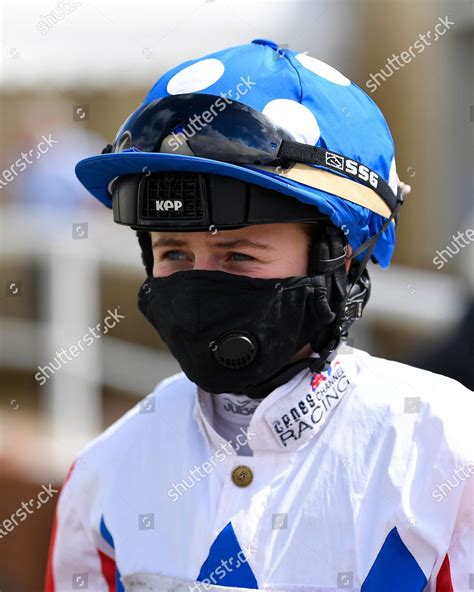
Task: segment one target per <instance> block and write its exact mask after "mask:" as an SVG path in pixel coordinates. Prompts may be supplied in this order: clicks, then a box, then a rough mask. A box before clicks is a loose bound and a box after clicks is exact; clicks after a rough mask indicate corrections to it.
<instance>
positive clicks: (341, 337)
mask: <svg viewBox="0 0 474 592" xmlns="http://www.w3.org/2000/svg"><path fill="white" fill-rule="evenodd" d="M397 199H398V201H397V205H396V207H395V209H394V211H393V212H392V215H391V216H390V217H389V218H388V219H387V220H386V221H385V222H384V224H383V225H382V227H381V228H380V230H379V231H378V232H377V234H375V235H374V236H372V237H371V238H370V239H368V240H367V241H366V242H365V243H363V244H362V245H361V246H360V247H359V248H358V249H357V250H356V251H354V252H353V253H352V254H351V255H350V256H347V251H346V250H345V251H344V256H342V255H339V256H338V257H335V258H333V259H323V260H321V259H320V260H318V261H316V262H315V267H316V269H317V270H318V271H319V272H322V273H326V274H328V275H329V274H331V273H332V274H334V279H335V283H336V282H337V280H336V273H337V271H343V273H345V269H344V270H341V267H342V266H344V265H345V260H346V258H347V259H351V260H353V259H355V257H357V256H358V255H359V254H360V253H362V252H363V251H364V250H366V253H365V255H364V258H363V260H362V261H361V262H360V263H356V264H355V265H354V267H356V272H355V278H354V279H353V280H352V283H351V285H350V287H349V288H347V287H346V290H345V295H344V297H343V299H342V302H341V303H340V305H339V306H338V307H337V308H338V310H337V312H336V318H335V319H334V321H333V322H332V323H331V325H330V326H329V327H328V335H327V339H326V340H325V341H326V345H325V346H324V347H323V348H321V349H320V351H315V350H317V349H319V348H318V347H317V346H316V347H315V346H314V345H313V344H311V345H312V346H313V351H314V355H313V356H311V357H307V358H304V359H302V360H296V361H294V362H290V363H289V364H286V365H285V366H284V367H283V368H281V369H280V370H278V371H277V372H276V373H275V374H274V375H273V376H272V377H270V378H269V379H268V380H266V381H264V382H262V383H260V384H258V385H255V387H253V388H252V389H250V390H247V391H246V392H245V394H246V395H247V396H248V397H250V398H262V397H266V396H267V395H269V394H270V393H271V392H272V391H273V390H275V389H276V388H278V387H279V386H281V385H282V384H285V383H286V382H288V381H289V380H291V379H292V378H293V376H296V374H298V373H299V372H301V370H304V369H305V368H309V369H310V371H311V372H312V373H317V372H324V371H325V370H327V369H328V368H329V366H330V364H331V362H332V360H333V359H334V358H335V356H336V355H337V350H338V348H339V346H340V345H341V342H343V341H345V340H346V339H347V334H348V329H349V327H350V325H352V323H353V322H354V320H356V319H358V318H360V317H361V316H362V311H363V309H364V306H365V304H366V303H367V301H368V299H369V296H370V278H369V274H368V271H367V269H366V267H367V264H368V262H369V259H370V257H371V255H372V253H373V251H374V248H375V245H376V243H377V240H378V239H379V237H380V236H381V235H382V233H383V232H384V231H385V229H386V228H387V227H388V226H389V224H391V222H392V220H393V219H396V216H397V215H398V212H399V210H400V207H401V206H402V204H403V191H402V190H399V192H398V196H397ZM334 230H336V231H337V230H338V229H335V228H334ZM330 232H333V231H330ZM313 241H314V238H313ZM310 266H311V262H310ZM310 269H311V267H310ZM323 270H324V271H323ZM347 277H348V274H346V278H347ZM339 279H340V276H339ZM339 288H340V284H339ZM320 341H321V340H320Z"/></svg>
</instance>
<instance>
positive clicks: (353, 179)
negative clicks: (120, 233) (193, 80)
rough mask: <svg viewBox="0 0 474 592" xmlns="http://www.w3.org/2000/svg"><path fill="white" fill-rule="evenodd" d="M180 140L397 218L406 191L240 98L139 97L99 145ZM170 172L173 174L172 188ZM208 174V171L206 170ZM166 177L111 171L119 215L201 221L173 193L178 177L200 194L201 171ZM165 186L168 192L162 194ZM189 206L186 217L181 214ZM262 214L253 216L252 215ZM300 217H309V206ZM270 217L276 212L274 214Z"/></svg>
mask: <svg viewBox="0 0 474 592" xmlns="http://www.w3.org/2000/svg"><path fill="white" fill-rule="evenodd" d="M165 139H166V147H165V148H164V147H163V142H164V140H165ZM180 147H185V151H187V153H188V154H190V155H192V156H196V157H199V158H204V159H212V160H216V161H222V162H226V163H232V164H245V165H247V166H249V167H255V168H256V169H257V170H259V169H260V170H262V169H263V170H265V171H269V172H272V173H274V174H276V175H278V176H281V177H282V178H283V179H288V180H291V181H296V182H299V183H302V184H303V185H306V186H309V187H314V188H316V189H320V190H322V191H326V192H328V193H332V194H334V195H337V196H339V197H341V198H343V199H346V200H347V201H350V202H353V203H357V204H359V205H362V206H364V207H366V208H368V209H369V210H371V211H373V212H376V213H378V214H380V215H382V216H384V217H385V218H389V219H393V218H395V220H396V216H397V213H398V209H399V207H400V205H401V203H402V202H403V192H402V191H401V190H400V189H399V191H398V193H397V194H395V193H394V192H393V191H392V190H391V188H390V187H389V185H388V183H386V181H385V180H384V179H383V178H382V177H381V176H380V175H379V174H378V173H376V172H375V171H373V170H371V169H370V168H369V167H367V166H365V165H364V164H363V163H361V162H358V161H356V160H354V159H351V158H347V157H345V156H344V155H341V154H338V153H335V152H331V151H329V150H326V149H324V148H320V147H316V146H311V145H309V144H304V143H300V142H296V141H295V140H294V138H293V137H292V136H291V135H290V134H289V133H288V132H287V131H285V130H284V129H282V128H281V127H279V126H277V125H276V124H275V123H273V121H272V120H271V119H270V118H269V117H267V116H265V115H264V114H263V113H260V112H259V111H256V110H255V109H252V108H251V107H249V106H247V105H244V104H242V103H239V102H237V101H231V100H230V99H227V98H224V97H216V96H214V95H207V94H194V93H190V94H182V95H174V96H169V97H164V98H161V99H156V100H154V101H151V102H150V103H148V104H146V105H143V106H142V107H141V108H139V109H138V110H137V111H135V112H134V113H132V115H131V116H130V117H129V118H128V119H127V120H126V121H125V123H124V124H123V125H122V127H121V128H120V130H119V131H118V133H117V136H116V138H115V141H114V143H113V145H110V144H109V145H108V146H106V148H104V150H103V153H110V152H113V153H120V152H123V151H124V150H128V149H135V150H138V151H141V152H151V153H153V152H154V153H158V152H165V153H168V154H172V153H173V152H176V153H177V154H178V153H180V154H182V153H183V152H182V151H180V152H178V150H179V149H180ZM170 175H172V176H174V177H175V179H178V181H177V183H175V184H174V187H173V188H172V189H173V191H172V190H171V186H172V185H173V181H172V180H171V179H172V177H171V176H170ZM212 176H213V175H208V178H209V177H212ZM216 176H217V175H216ZM142 177H145V180H143V179H142ZM146 179H147V180H146ZM164 179H166V175H164V173H155V174H152V173H151V172H150V171H147V172H145V171H144V172H143V173H141V174H134V175H126V176H123V177H118V178H116V179H115V180H114V181H113V183H112V184H111V193H112V200H113V204H114V206H113V209H114V218H115V220H116V222H119V223H122V224H128V225H131V226H133V227H135V228H144V229H145V228H147V229H151V227H155V228H156V229H157V230H159V229H161V228H163V225H162V224H161V222H162V221H163V220H164V219H166V218H167V219H168V222H167V223H165V224H164V227H168V228H169V227H170V226H171V224H172V223H174V224H175V225H179V226H181V222H183V223H184V226H186V227H187V228H188V229H191V228H194V227H196V228H201V227H202V226H203V224H205V223H204V221H203V220H201V219H199V224H194V226H193V224H192V220H191V219H194V221H195V222H196V223H197V222H198V220H197V219H196V217H197V218H199V217H200V214H203V212H198V210H199V204H198V205H196V204H195V205H194V206H193V207H194V209H195V210H196V211H194V213H192V214H191V213H190V210H189V207H191V206H186V203H185V201H183V200H181V199H179V198H178V197H177V196H178V195H180V192H178V193H176V190H177V187H178V185H179V184H181V185H180V187H181V189H180V191H181V194H183V195H184V194H185V193H186V188H188V193H189V194H190V192H192V193H193V195H194V196H196V195H198V193H199V192H200V193H201V194H203V193H204V189H203V186H202V179H200V180H198V181H197V180H196V179H197V177H196V175H194V180H192V179H193V176H192V175H190V176H189V175H188V177H186V175H185V174H180V173H171V172H170V173H168V177H167V179H168V181H166V180H164ZM155 181H156V182H155ZM233 181H234V183H233V185H232V187H235V184H236V183H238V181H237V180H235V179H234V180H233ZM153 183H154V189H153ZM170 183H171V185H170ZM191 185H193V189H192V190H191V188H190V187H191ZM198 185H199V187H198ZM166 187H167V189H166ZM239 190H240V189H239ZM160 192H162V193H161V194H160ZM163 192H164V194H165V197H163V198H162V199H160V195H162V194H163ZM257 192H259V190H257V189H254V193H257ZM208 193H209V191H208ZM274 193H276V192H274ZM173 195H174V196H175V197H173ZM147 196H148V197H147ZM150 196H151V197H150ZM155 198H156V199H155ZM188 201H189V202H190V203H191V201H190V200H188ZM292 201H296V200H292ZM281 204H282V201H280V203H279V206H278V207H280V208H281ZM299 205H305V208H310V207H311V208H312V211H313V219H314V218H315V216H314V209H315V208H314V206H307V205H306V204H302V203H300V204H299ZM186 207H188V215H187V217H188V223H186V221H185V218H186V216H185V215H184V214H185V209H186ZM221 207H223V206H221ZM272 209H273V208H272ZM276 209H278V208H276ZM275 211H276V210H274V212H275ZM163 214H164V215H163ZM173 214H176V215H173ZM204 214H205V212H204ZM300 214H301V213H300V212H298V213H297V215H296V216H295V217H296V218H297V219H300ZM259 215H260V214H259ZM259 215H257V216H256V219H257V220H258V216H259ZM204 217H205V216H204ZM302 217H303V219H307V212H306V211H305V212H303V214H302ZM273 218H274V216H273V217H272V220H273ZM286 220H288V218H286ZM207 221H209V217H208V218H207ZM268 221H270V220H268ZM274 221H276V220H274ZM212 223H215V224H217V223H219V224H220V226H221V227H232V226H233V227H236V225H237V222H235V221H233V222H232V225H231V226H229V225H226V224H225V223H224V224H223V223H222V221H219V222H217V221H214V222H212ZM250 223H252V224H255V223H258V222H255V221H248V220H244V221H242V220H241V225H243V224H250Z"/></svg>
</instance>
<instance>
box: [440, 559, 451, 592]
mask: <svg viewBox="0 0 474 592" xmlns="http://www.w3.org/2000/svg"><path fill="white" fill-rule="evenodd" d="M436 592H454V588H453V582H452V580H451V568H450V565H449V557H448V556H447V555H446V557H445V558H444V561H443V565H442V566H441V569H440V570H439V572H438V577H437V578H436Z"/></svg>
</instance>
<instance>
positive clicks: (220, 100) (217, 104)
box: [169, 76, 257, 152]
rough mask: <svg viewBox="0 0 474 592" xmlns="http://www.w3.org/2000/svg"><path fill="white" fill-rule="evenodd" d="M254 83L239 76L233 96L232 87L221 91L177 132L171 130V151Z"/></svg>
mask: <svg viewBox="0 0 474 592" xmlns="http://www.w3.org/2000/svg"><path fill="white" fill-rule="evenodd" d="M256 84H257V83H256V82H254V81H252V80H250V76H247V77H246V78H244V76H241V77H240V82H239V83H238V84H237V85H236V87H235V90H236V91H237V92H236V93H235V96H232V95H233V94H234V92H233V89H230V90H228V91H227V92H225V93H224V92H221V94H220V96H219V97H217V98H216V100H215V101H214V102H213V103H212V104H211V105H210V106H209V109H206V110H205V111H203V112H202V113H200V114H196V113H194V115H193V116H192V117H190V118H189V120H188V123H187V124H186V125H185V126H183V127H182V128H181V129H179V131H178V132H176V131H173V133H172V134H171V135H172V136H173V137H172V138H171V139H170V140H169V145H170V146H171V149H172V150H173V152H176V150H178V149H179V147H180V146H182V145H183V144H184V143H185V142H186V140H188V139H189V138H192V137H193V136H195V135H196V133H197V132H200V131H201V130H202V129H204V128H205V127H206V125H209V124H210V123H212V122H213V121H214V119H215V118H216V117H217V116H218V115H219V113H222V111H224V110H225V109H226V108H227V105H231V104H232V101H238V100H239V99H240V98H241V97H243V96H244V95H246V94H247V93H248V92H249V90H250V89H251V88H252V87H253V86H255V85H256Z"/></svg>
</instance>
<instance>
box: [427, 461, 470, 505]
mask: <svg viewBox="0 0 474 592" xmlns="http://www.w3.org/2000/svg"><path fill="white" fill-rule="evenodd" d="M453 473H454V474H453V475H452V476H451V477H449V479H445V480H444V481H443V482H442V483H436V488H435V489H434V490H433V491H432V492H431V495H432V497H434V499H435V500H436V501H437V502H438V503H439V502H440V501H442V499H443V498H444V497H446V496H447V495H448V494H449V493H451V491H452V490H453V489H456V487H458V486H459V485H460V484H461V483H463V482H464V481H466V479H469V477H471V476H472V475H474V462H468V463H467V464H466V465H465V466H462V465H461V466H457V467H456V468H455V469H454V472H453Z"/></svg>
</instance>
